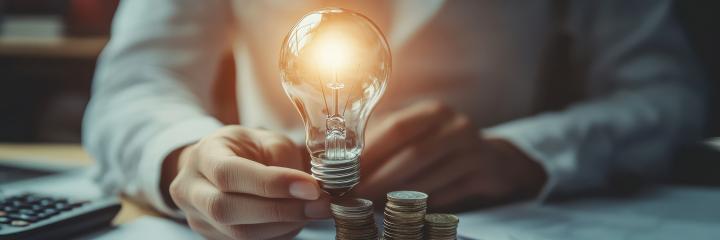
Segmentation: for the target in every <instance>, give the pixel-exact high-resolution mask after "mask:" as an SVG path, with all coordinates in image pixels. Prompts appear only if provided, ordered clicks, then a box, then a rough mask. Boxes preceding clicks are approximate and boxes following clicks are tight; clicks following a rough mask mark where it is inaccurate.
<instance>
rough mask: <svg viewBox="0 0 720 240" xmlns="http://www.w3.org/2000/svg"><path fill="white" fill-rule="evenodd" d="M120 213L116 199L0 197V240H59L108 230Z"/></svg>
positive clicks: (30, 196) (38, 195)
mask: <svg viewBox="0 0 720 240" xmlns="http://www.w3.org/2000/svg"><path fill="white" fill-rule="evenodd" d="M119 210H120V203H119V201H118V200H117V198H115V197H108V198H106V199H93V200H83V199H70V198H67V197H61V196H49V195H44V194H36V193H22V194H15V195H11V196H0V239H2V240H5V239H62V238H65V237H66V236H70V235H72V234H74V233H77V232H78V231H83V230H88V229H93V228H94V227H97V226H108V225H109V224H110V222H111V221H112V219H113V218H114V217H115V215H116V214H117V213H118V211H119Z"/></svg>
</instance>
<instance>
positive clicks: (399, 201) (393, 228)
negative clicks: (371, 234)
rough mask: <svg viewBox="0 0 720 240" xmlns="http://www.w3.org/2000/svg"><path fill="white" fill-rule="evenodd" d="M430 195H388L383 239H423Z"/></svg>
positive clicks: (407, 192) (403, 193)
mask: <svg viewBox="0 0 720 240" xmlns="http://www.w3.org/2000/svg"><path fill="white" fill-rule="evenodd" d="M427 198H428V195H427V194H425V193H422V192H416V191H395V192H390V193H388V194H387V200H388V202H387V203H386V204H385V213H384V215H385V219H384V220H383V223H384V225H385V228H384V230H383V238H384V239H387V240H390V239H422V238H423V225H424V222H425V212H426V211H427Z"/></svg>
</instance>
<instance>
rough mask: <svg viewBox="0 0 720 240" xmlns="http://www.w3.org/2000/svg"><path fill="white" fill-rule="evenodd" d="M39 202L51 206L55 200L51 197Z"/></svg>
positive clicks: (41, 204)
mask: <svg viewBox="0 0 720 240" xmlns="http://www.w3.org/2000/svg"><path fill="white" fill-rule="evenodd" d="M38 203H40V206H50V205H52V204H53V200H52V199H49V198H44V199H41V200H40V201H39V202H38Z"/></svg>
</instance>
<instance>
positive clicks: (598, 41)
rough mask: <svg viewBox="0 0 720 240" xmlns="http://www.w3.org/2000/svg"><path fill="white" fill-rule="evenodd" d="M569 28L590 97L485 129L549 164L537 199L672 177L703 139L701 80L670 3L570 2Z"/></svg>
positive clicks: (703, 111) (654, 1) (658, 1)
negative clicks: (680, 154)
mask: <svg viewBox="0 0 720 240" xmlns="http://www.w3.org/2000/svg"><path fill="white" fill-rule="evenodd" d="M570 2H572V5H570V13H569V14H570V15H569V16H568V19H567V28H568V32H569V34H570V35H571V38H572V39H573V40H572V41H573V46H574V47H573V50H572V51H573V58H574V59H573V60H574V61H576V62H579V63H582V64H581V67H582V68H584V69H586V70H585V71H584V76H583V78H585V79H584V80H583V81H586V82H587V83H588V85H587V89H586V91H587V93H588V94H587V95H588V96H589V97H588V99H587V100H586V101H584V102H580V103H577V104H574V105H572V106H570V107H569V108H567V109H565V110H563V111H559V112H547V113H543V114H540V115H537V116H532V117H528V118H524V119H519V120H516V121H512V122H509V123H505V124H501V125H499V126H495V127H492V128H490V129H486V130H485V131H484V134H486V135H491V136H495V137H500V138H504V139H506V140H509V141H510V142H512V143H514V144H515V145H516V146H518V147H519V148H520V149H522V150H523V151H525V152H526V153H527V154H528V155H529V156H530V157H531V158H533V159H534V160H536V161H538V162H539V163H540V164H541V165H542V166H543V167H544V168H545V170H546V172H547V174H548V177H549V181H548V183H547V184H546V186H545V187H544V189H543V191H542V192H541V195H540V196H539V199H540V200H542V199H545V198H546V197H548V196H549V195H556V194H557V195H565V194H571V193H577V192H581V191H589V190H596V189H598V188H604V187H608V186H609V185H610V184H609V183H611V182H613V180H614V179H617V178H622V179H627V177H631V178H632V179H639V180H657V179H659V178H662V177H663V176H666V173H667V171H668V170H669V160H670V157H671V155H672V153H673V152H674V151H675V150H676V149H677V147H678V146H679V145H681V144H683V143H688V142H692V141H693V140H697V139H699V138H700V136H701V135H702V131H703V130H702V129H703V125H704V115H705V107H704V103H705V95H706V94H705V91H704V90H703V86H704V81H703V79H704V76H703V75H702V74H701V72H700V71H699V70H698V68H697V64H696V63H695V61H694V57H693V55H692V51H691V50H690V48H689V46H688V42H687V40H686V39H685V37H684V35H683V32H682V31H681V29H680V27H679V26H678V24H677V23H676V22H675V20H674V19H673V17H672V2H671V1H669V0H650V1H631V2H628V1H570Z"/></svg>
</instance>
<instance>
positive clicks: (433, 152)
mask: <svg viewBox="0 0 720 240" xmlns="http://www.w3.org/2000/svg"><path fill="white" fill-rule="evenodd" d="M468 131H474V130H472V129H471V127H470V121H469V119H468V118H467V117H464V116H461V115H457V116H455V117H453V119H452V120H451V122H450V123H449V124H447V125H444V126H442V127H441V128H440V129H439V130H438V132H437V133H434V134H432V136H433V137H428V138H425V139H424V140H423V141H422V142H419V143H416V144H414V145H411V146H409V147H406V148H404V149H403V150H402V151H400V152H399V153H398V154H397V155H395V156H393V157H392V158H391V159H390V161H388V162H386V163H385V164H384V165H383V166H381V167H379V168H378V169H377V170H376V171H375V172H373V173H370V174H368V177H367V179H368V180H367V181H365V184H364V185H363V186H361V188H363V187H371V186H377V185H380V184H382V183H387V182H393V183H397V184H399V185H405V184H410V183H409V180H411V179H413V178H414V177H416V176H418V175H427V171H429V170H428V169H429V168H430V167H435V166H436V165H440V164H446V161H445V158H446V157H449V156H450V155H453V154H454V153H456V152H457V151H460V150H462V149H465V148H468V147H469V146H471V145H474V144H476V143H478V141H473V139H470V138H468V137H466V136H473V137H474V135H475V134H474V132H473V133H471V134H468ZM433 171H434V170H433ZM368 191H369V192H371V194H372V192H373V191H372V190H368Z"/></svg>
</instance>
